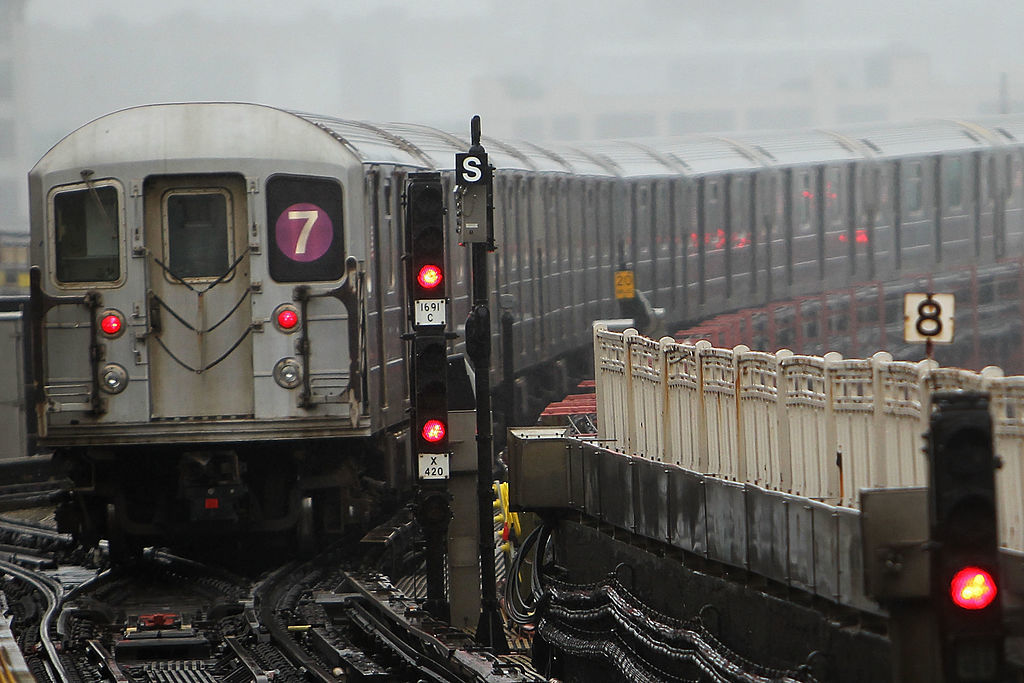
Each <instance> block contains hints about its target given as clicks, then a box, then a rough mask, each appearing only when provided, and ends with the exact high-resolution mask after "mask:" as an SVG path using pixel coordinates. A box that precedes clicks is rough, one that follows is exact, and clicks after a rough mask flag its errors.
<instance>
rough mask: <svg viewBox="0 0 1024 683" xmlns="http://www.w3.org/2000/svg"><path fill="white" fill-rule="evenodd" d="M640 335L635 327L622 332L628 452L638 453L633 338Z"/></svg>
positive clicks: (631, 453)
mask: <svg viewBox="0 0 1024 683" xmlns="http://www.w3.org/2000/svg"><path fill="white" fill-rule="evenodd" d="M639 336H640V333H639V332H637V331H636V330H635V329H634V328H632V327H631V328H629V329H628V330H626V331H625V332H623V333H622V348H623V351H624V356H625V357H624V358H623V363H624V372H625V374H626V376H625V378H624V379H625V380H626V453H628V454H629V455H635V454H636V442H637V435H636V398H635V397H634V395H633V340H634V339H636V338H637V337H639Z"/></svg>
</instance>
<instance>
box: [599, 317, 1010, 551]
mask: <svg viewBox="0 0 1024 683" xmlns="http://www.w3.org/2000/svg"><path fill="white" fill-rule="evenodd" d="M594 371H595V380H596V384H597V410H598V430H599V438H600V439H601V441H602V443H603V444H604V445H605V446H607V447H608V448H612V449H615V450H618V451H621V452H624V453H629V454H632V455H639V456H642V457H646V458H649V459H651V460H655V461H660V462H668V463H673V464H677V465H680V466H681V467H684V468H686V469H689V470H694V471H696V472H701V473H705V474H711V475H715V476H717V477H721V478H724V479H728V480H733V481H737V482H745V483H751V484H756V485H757V486H760V487H763V488H765V489H769V490H774V491H781V492H785V493H792V494H795V495H799V496H804V497H807V498H811V499H816V500H820V501H823V502H825V503H828V504H831V505H841V506H846V507H852V508H856V507H857V506H858V491H859V490H860V489H862V488H885V487H908V486H924V485H925V484H926V479H927V468H926V465H927V463H926V460H925V457H924V454H923V449H924V445H925V444H924V439H923V438H922V435H923V434H924V433H925V432H926V431H927V429H928V416H929V414H930V411H931V395H932V393H933V392H935V391H949V390H957V389H961V390H980V391H987V392H989V394H990V396H991V400H990V404H989V405H990V410H991V411H992V420H993V429H994V432H995V449H996V453H997V454H998V455H999V456H1000V458H1001V460H1002V467H1001V468H1000V469H999V470H998V472H997V474H996V487H997V495H998V498H999V501H998V504H999V525H1000V537H1001V543H1002V545H1003V546H1005V547H1008V548H1013V549H1018V550H1024V377H1004V376H1003V373H1002V370H1000V369H999V368H996V367H988V368H985V369H984V370H982V371H981V372H980V373H975V372H970V371H967V370H959V369H953V368H941V367H938V365H937V364H936V363H934V362H933V361H920V362H917V363H912V362H907V361H894V360H892V357H891V356H890V355H889V354H888V353H885V352H879V353H876V354H875V355H874V356H872V357H871V358H869V359H844V358H842V356H840V355H839V354H837V353H829V354H826V355H825V356H824V357H817V356H800V355H795V354H793V353H791V352H789V351H785V350H783V351H779V352H777V353H763V352H759V351H751V350H750V349H748V348H747V347H745V346H737V347H735V348H733V349H719V348H714V347H712V345H711V344H710V342H707V341H698V342H697V343H695V344H692V345H691V344H684V343H677V342H676V341H675V340H673V339H672V338H670V337H664V338H662V339H661V340H658V341H655V340H653V339H648V338H645V337H643V336H641V335H640V334H639V333H638V332H636V330H626V331H625V332H622V333H617V332H610V331H609V330H608V329H607V328H606V327H605V326H604V325H602V324H600V323H597V324H595V325H594Z"/></svg>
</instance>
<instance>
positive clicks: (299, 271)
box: [267, 175, 345, 282]
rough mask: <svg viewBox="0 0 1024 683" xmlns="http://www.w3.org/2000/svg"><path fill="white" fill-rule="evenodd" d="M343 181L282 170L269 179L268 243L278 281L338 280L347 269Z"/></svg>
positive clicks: (271, 270)
mask: <svg viewBox="0 0 1024 683" xmlns="http://www.w3.org/2000/svg"><path fill="white" fill-rule="evenodd" d="M342 216H343V214H342V193H341V185H339V184H338V182H337V181H336V180H333V179H331V178H314V177H309V176H289V175H279V176H274V177H272V178H270V180H268V181H267V228H268V230H267V233H268V238H267V241H268V242H269V244H268V246H267V254H268V261H269V264H270V277H272V278H273V279H274V280H275V281H276V282H318V281H328V280H337V279H338V278H340V277H341V276H342V274H343V273H344V267H345V243H344V242H345V240H344V229H343V228H344V226H343V224H342Z"/></svg>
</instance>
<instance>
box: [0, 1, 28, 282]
mask: <svg viewBox="0 0 1024 683" xmlns="http://www.w3.org/2000/svg"><path fill="white" fill-rule="evenodd" d="M24 9H25V0H0V294H12V293H16V292H18V291H21V290H22V289H23V288H24V287H27V286H28V183H27V180H26V178H25V173H26V169H25V156H26V153H25V134H26V131H25V130H24V129H23V127H22V124H23V123H24V122H25V121H27V120H28V117H27V112H26V111H25V107H26V104H27V103H26V100H25V97H24V96H23V87H24V83H23V73H24V71H23V68H22V59H23V55H24V54H25V49H24V48H25V46H24V44H23V41H24V36H25V31H24Z"/></svg>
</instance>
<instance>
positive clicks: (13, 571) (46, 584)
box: [0, 561, 77, 683]
mask: <svg viewBox="0 0 1024 683" xmlns="http://www.w3.org/2000/svg"><path fill="white" fill-rule="evenodd" d="M0 570H2V571H4V572H6V573H8V574H10V575H11V576H14V577H17V578H18V579H21V580H22V581H24V582H25V583H27V584H29V585H30V586H32V587H33V588H35V589H36V590H37V591H39V592H40V593H42V594H43V595H44V596H46V611H45V612H44V613H43V616H42V618H41V619H40V620H39V642H40V644H41V645H42V646H43V649H44V650H45V651H46V657H47V659H48V660H49V663H50V666H51V667H52V668H53V673H54V675H55V677H56V679H57V680H58V681H61V682H66V683H71V682H72V681H75V680H77V679H75V678H72V676H71V674H69V673H68V671H67V669H65V668H64V664H63V663H62V662H61V661H60V654H59V653H58V652H57V647H56V645H54V644H53V641H52V640H50V626H51V625H52V622H53V619H54V617H55V616H56V615H57V613H58V611H59V610H60V605H61V597H62V594H63V587H62V586H61V585H60V582H58V581H57V580H56V579H51V578H49V577H46V576H40V575H39V574H36V573H34V572H31V571H28V570H26V569H23V568H21V567H19V566H18V565H16V564H13V563H11V562H4V561H0Z"/></svg>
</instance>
